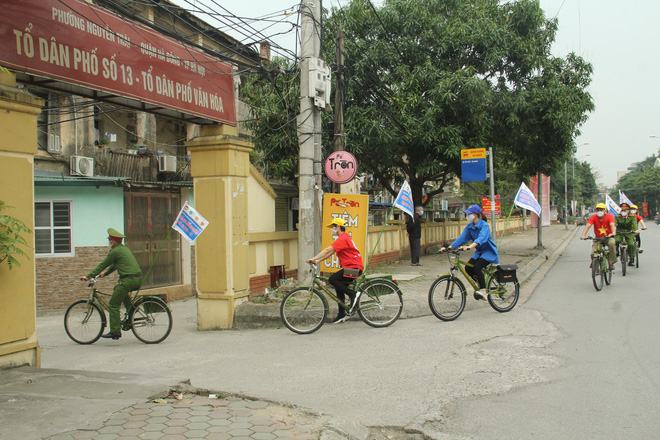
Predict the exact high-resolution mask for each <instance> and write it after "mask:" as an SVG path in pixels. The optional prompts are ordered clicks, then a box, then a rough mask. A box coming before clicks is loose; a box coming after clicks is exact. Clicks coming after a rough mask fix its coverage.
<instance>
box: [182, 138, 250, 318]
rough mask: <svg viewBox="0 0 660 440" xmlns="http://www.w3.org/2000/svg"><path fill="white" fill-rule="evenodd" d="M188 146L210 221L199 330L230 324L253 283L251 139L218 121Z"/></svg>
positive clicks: (198, 253)
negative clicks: (249, 183)
mask: <svg viewBox="0 0 660 440" xmlns="http://www.w3.org/2000/svg"><path fill="white" fill-rule="evenodd" d="M186 147H187V148H188V151H189V152H190V156H191V161H190V164H191V174H192V177H193V185H194V190H195V209H196V210H197V211H198V212H199V213H200V214H201V215H203V216H204V218H206V219H207V220H208V222H209V225H208V227H207V228H206V229H205V230H204V232H203V233H202V234H201V235H200V236H199V237H198V238H197V240H196V245H195V259H196V262H197V329H198V330H212V329H229V328H231V327H232V325H233V319H234V309H235V307H236V305H238V303H240V301H243V300H245V299H246V297H247V296H248V294H249V292H248V289H249V287H250V277H249V272H248V271H249V264H248V255H249V254H248V250H249V245H250V244H249V241H248V203H247V197H248V194H247V179H248V176H249V175H250V158H249V154H250V151H252V144H251V143H250V142H247V141H245V140H243V139H241V138H239V137H238V131H237V129H236V128H235V127H231V126H229V125H214V126H205V127H202V128H201V131H200V136H199V137H197V138H194V139H191V140H190V141H188V142H187V143H186ZM237 301H238V302H237Z"/></svg>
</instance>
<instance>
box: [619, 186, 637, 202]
mask: <svg viewBox="0 0 660 440" xmlns="http://www.w3.org/2000/svg"><path fill="white" fill-rule="evenodd" d="M621 203H627V204H628V205H630V206H632V205H634V203H633V202H631V201H630V199H629V198H628V197H626V195H625V194H624V192H623V191H621V190H619V204H621Z"/></svg>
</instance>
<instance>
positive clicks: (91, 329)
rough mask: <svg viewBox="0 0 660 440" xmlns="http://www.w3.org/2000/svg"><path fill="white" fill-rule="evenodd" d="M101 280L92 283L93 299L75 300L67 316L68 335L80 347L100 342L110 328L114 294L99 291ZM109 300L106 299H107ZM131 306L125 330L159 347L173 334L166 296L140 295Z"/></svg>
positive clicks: (125, 316)
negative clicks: (109, 304) (98, 283)
mask: <svg viewBox="0 0 660 440" xmlns="http://www.w3.org/2000/svg"><path fill="white" fill-rule="evenodd" d="M97 279H98V277H94V278H91V279H90V280H89V284H88V285H87V286H88V287H90V292H89V297H88V298H87V299H81V300H78V301H75V302H74V303H73V304H71V305H70V306H69V308H68V309H66V312H65V313H64V329H65V330H66V334H67V335H69V337H70V338H71V339H72V340H73V341H74V342H77V343H78V344H93V343H94V342H96V341H98V339H99V338H100V337H101V334H102V333H103V330H104V329H105V327H106V326H107V325H108V321H107V320H106V316H105V312H104V310H105V311H108V312H109V309H108V302H109V301H110V297H111V296H112V293H106V292H102V291H100V290H99V289H97V288H96V281H97ZM104 298H105V299H104ZM130 301H131V306H130V307H129V309H128V310H126V313H125V314H124V317H123V318H122V320H121V328H122V330H124V331H127V330H129V329H130V330H132V331H133V334H134V335H135V337H136V338H138V339H139V340H140V341H142V342H144V343H145V344H158V343H159V342H162V341H164V340H165V338H167V337H168V336H169V334H170V332H171V331H172V312H171V311H170V308H169V306H168V305H167V302H166V298H165V296H164V295H162V296H161V295H137V291H136V293H135V294H134V295H132V296H131V297H130Z"/></svg>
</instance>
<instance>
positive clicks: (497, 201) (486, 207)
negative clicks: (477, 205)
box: [481, 194, 502, 216]
mask: <svg viewBox="0 0 660 440" xmlns="http://www.w3.org/2000/svg"><path fill="white" fill-rule="evenodd" d="M481 204H482V206H483V208H484V209H483V212H484V215H485V216H489V215H491V213H492V211H491V209H492V208H491V203H490V197H482V198H481ZM495 215H502V211H501V209H500V196H499V194H497V195H495Z"/></svg>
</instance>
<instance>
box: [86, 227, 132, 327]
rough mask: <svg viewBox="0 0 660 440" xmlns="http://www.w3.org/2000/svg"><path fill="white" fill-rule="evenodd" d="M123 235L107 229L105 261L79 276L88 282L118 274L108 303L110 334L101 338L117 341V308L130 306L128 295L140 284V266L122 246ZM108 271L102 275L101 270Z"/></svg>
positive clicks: (118, 319)
mask: <svg viewBox="0 0 660 440" xmlns="http://www.w3.org/2000/svg"><path fill="white" fill-rule="evenodd" d="M123 239H124V234H122V233H120V232H118V231H117V230H116V229H113V228H110V229H108V245H109V246H110V252H108V256H107V257H105V260H103V261H102V262H101V264H99V265H98V266H96V269H94V270H93V271H91V272H90V273H89V274H88V275H87V276H84V275H83V276H81V277H80V279H81V280H82V281H88V280H89V279H90V278H94V277H95V276H97V275H100V276H101V278H103V277H106V276H108V275H110V274H111V273H112V272H114V271H115V270H116V271H117V273H118V274H119V282H118V283H117V285H116V286H115V289H114V291H113V293H112V298H110V302H109V303H108V309H109V310H110V332H109V333H106V334H105V335H103V336H102V337H103V338H112V339H119V338H121V319H120V317H119V308H120V307H121V304H122V303H124V307H125V308H126V310H128V309H129V307H130V306H131V301H130V297H129V293H130V292H132V291H133V290H137V289H138V288H139V287H140V284H142V271H141V270H140V265H139V264H138V262H137V260H136V259H135V257H134V256H133V253H131V250H130V249H129V248H127V247H126V246H124V245H123V244H122V240H123ZM105 268H108V270H106V271H105V273H103V272H102V271H103V269H105Z"/></svg>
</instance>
